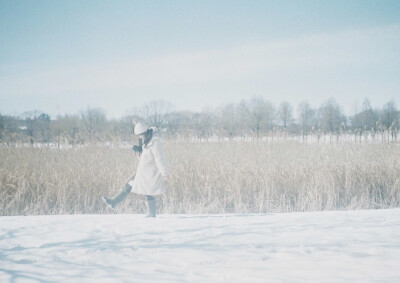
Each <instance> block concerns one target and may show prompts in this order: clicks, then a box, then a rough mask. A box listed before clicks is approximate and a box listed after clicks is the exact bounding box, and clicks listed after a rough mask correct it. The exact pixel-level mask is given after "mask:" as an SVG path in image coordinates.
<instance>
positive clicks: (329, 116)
mask: <svg viewBox="0 0 400 283" xmlns="http://www.w3.org/2000/svg"><path fill="white" fill-rule="evenodd" d="M320 113H321V121H320V123H321V129H322V131H323V132H324V133H330V134H333V133H335V134H339V132H340V128H341V126H342V123H345V122H346V117H345V116H344V115H343V114H342V110H341V109H340V106H339V105H338V104H337V103H336V101H335V100H334V99H333V98H331V99H329V100H328V101H327V102H326V103H325V104H323V105H322V106H321V108H320Z"/></svg>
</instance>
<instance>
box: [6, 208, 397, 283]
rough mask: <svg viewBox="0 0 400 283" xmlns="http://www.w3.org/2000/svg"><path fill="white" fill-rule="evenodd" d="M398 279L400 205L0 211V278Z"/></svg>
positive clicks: (140, 279) (25, 280)
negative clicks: (252, 210) (245, 210)
mask: <svg viewBox="0 0 400 283" xmlns="http://www.w3.org/2000/svg"><path fill="white" fill-rule="evenodd" d="M280 281H312V282H338V281H348V282H354V281H357V282H360V281H385V282H387V281H391V282H399V281H400V209H389V210H367V211H332V212H312V213H282V214H249V215H233V214H227V215H160V216H158V217H157V218H155V219H152V218H144V217H143V215H127V214H112V215H61V216H16V217H12V216H10V217H9V216H6V217H0V282H280Z"/></svg>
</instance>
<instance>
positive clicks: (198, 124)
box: [192, 112, 213, 140]
mask: <svg viewBox="0 0 400 283" xmlns="http://www.w3.org/2000/svg"><path fill="white" fill-rule="evenodd" d="M212 120H213V117H212V114H211V113H208V112H200V113H194V114H193V117H192V125H193V129H194V132H195V134H196V136H197V138H198V140H201V138H208V137H209V136H210V135H211V133H212V130H213V129H212V125H213V122H212Z"/></svg>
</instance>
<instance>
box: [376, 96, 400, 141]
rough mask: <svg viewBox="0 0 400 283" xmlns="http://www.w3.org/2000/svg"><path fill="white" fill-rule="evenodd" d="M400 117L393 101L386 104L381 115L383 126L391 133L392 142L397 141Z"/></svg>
mask: <svg viewBox="0 0 400 283" xmlns="http://www.w3.org/2000/svg"><path fill="white" fill-rule="evenodd" d="M399 116H400V114H399V111H398V110H397V107H396V104H395V103H394V101H393V100H391V101H389V102H388V103H386V104H385V106H384V107H383V110H382V113H381V124H382V125H383V126H384V128H385V129H386V130H388V131H389V132H390V135H391V136H392V140H394V139H397V131H398V128H399Z"/></svg>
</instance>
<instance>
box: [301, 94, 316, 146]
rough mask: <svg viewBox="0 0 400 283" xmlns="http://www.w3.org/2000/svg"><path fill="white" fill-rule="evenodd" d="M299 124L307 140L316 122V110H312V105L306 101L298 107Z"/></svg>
mask: <svg viewBox="0 0 400 283" xmlns="http://www.w3.org/2000/svg"><path fill="white" fill-rule="evenodd" d="M298 113H299V122H300V127H301V132H302V135H303V140H304V139H307V136H308V134H309V133H310V131H311V129H312V126H313V124H314V121H315V110H314V109H312V108H311V106H310V104H309V103H308V102H306V101H304V102H301V103H300V104H299V106H298Z"/></svg>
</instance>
